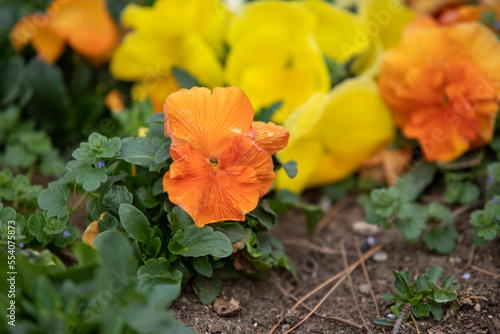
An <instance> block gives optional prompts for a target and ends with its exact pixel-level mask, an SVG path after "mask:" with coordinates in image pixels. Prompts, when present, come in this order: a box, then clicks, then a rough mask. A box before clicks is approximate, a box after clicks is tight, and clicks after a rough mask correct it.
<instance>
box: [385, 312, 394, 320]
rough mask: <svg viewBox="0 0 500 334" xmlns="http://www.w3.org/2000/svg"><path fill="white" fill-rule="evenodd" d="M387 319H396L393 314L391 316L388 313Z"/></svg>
mask: <svg viewBox="0 0 500 334" xmlns="http://www.w3.org/2000/svg"><path fill="white" fill-rule="evenodd" d="M387 318H389V319H396V316H395V315H394V314H392V313H389V314H388V315H387Z"/></svg>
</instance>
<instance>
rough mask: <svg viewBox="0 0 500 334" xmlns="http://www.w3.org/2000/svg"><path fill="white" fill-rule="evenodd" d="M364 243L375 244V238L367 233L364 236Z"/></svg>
mask: <svg viewBox="0 0 500 334" xmlns="http://www.w3.org/2000/svg"><path fill="white" fill-rule="evenodd" d="M366 243H367V244H368V245H370V246H373V245H374V244H375V238H374V237H373V235H369V236H367V237H366Z"/></svg>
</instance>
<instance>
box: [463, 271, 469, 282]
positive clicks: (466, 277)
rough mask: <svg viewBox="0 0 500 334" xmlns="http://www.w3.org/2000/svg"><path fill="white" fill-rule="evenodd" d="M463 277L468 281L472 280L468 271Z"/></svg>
mask: <svg viewBox="0 0 500 334" xmlns="http://www.w3.org/2000/svg"><path fill="white" fill-rule="evenodd" d="M462 279H464V280H466V281H467V280H470V273H468V272H467V273H465V274H463V275H462Z"/></svg>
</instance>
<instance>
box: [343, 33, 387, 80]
mask: <svg viewBox="0 0 500 334" xmlns="http://www.w3.org/2000/svg"><path fill="white" fill-rule="evenodd" d="M383 57H384V48H383V46H382V42H380V39H378V38H374V39H372V40H371V42H370V46H369V47H368V49H367V50H366V51H365V52H363V53H362V54H360V55H359V56H358V57H357V58H356V59H355V60H354V62H353V63H352V66H351V71H352V73H354V74H356V75H367V76H370V77H373V78H375V77H377V76H378V74H379V73H380V67H381V65H382V59H383Z"/></svg>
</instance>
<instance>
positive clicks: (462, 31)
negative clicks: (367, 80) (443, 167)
mask: <svg viewBox="0 0 500 334" xmlns="http://www.w3.org/2000/svg"><path fill="white" fill-rule="evenodd" d="M379 88H380V93H381V95H382V97H383V98H384V100H385V101H386V102H387V104H388V105H389V106H390V108H391V110H392V112H393V114H394V117H395V119H396V123H397V124H398V125H399V126H400V127H401V129H402V131H403V133H404V134H405V136H406V137H408V138H414V139H417V140H418V141H419V143H420V146H421V148H422V150H423V152H424V155H425V158H426V159H427V160H428V161H451V160H453V159H455V158H457V157H459V156H460V155H461V154H463V153H464V152H466V151H467V150H469V149H470V148H474V147H478V146H481V145H485V144H487V143H489V142H491V140H492V136H493V128H494V122H495V118H496V115H497V112H498V101H499V97H500V42H499V41H498V40H497V38H496V36H495V35H494V34H493V33H492V32H491V31H490V30H488V28H486V27H484V26H483V25H482V24H480V23H477V22H470V23H462V24H457V25H453V26H438V25H437V23H436V22H435V21H434V20H432V19H430V18H420V19H417V20H416V21H415V22H414V23H413V24H410V26H409V27H408V28H407V30H406V31H405V33H404V36H403V39H402V40H401V42H400V44H399V45H398V46H397V47H396V48H395V49H392V50H390V51H389V52H388V53H387V54H386V55H385V57H384V60H383V65H382V72H381V75H380V80H379Z"/></svg>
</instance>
